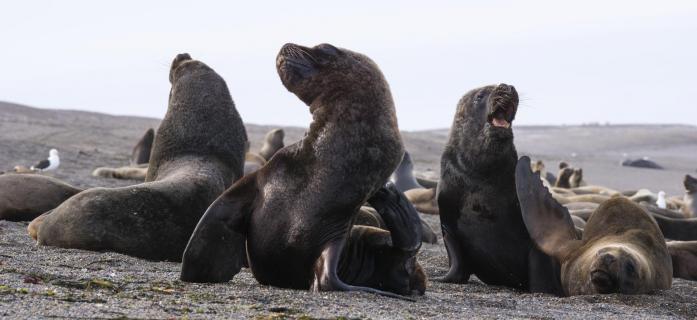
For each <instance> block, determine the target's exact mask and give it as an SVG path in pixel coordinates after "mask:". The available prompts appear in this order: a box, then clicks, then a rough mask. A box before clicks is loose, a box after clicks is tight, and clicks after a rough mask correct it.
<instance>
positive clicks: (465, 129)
mask: <svg viewBox="0 0 697 320" xmlns="http://www.w3.org/2000/svg"><path fill="white" fill-rule="evenodd" d="M517 108H518V93H517V92H516V90H515V88H514V87H513V86H510V85H506V84H499V85H492V86H486V87H482V88H478V89H474V90H471V91H469V92H468V93H467V94H465V95H464V96H463V97H462V99H460V101H459V102H458V106H457V112H456V114H455V119H454V121H453V125H452V128H451V129H450V136H449V138H448V143H447V144H446V146H445V150H444V152H443V156H442V157H441V178H440V181H439V182H438V195H437V197H438V198H437V199H438V208H439V210H440V218H441V226H442V230H443V241H444V243H445V246H446V249H447V252H448V260H449V263H450V270H449V271H448V273H447V275H446V276H445V277H444V278H443V279H442V280H443V281H444V282H452V283H465V282H467V281H468V279H469V277H470V275H472V274H475V275H476V276H477V278H479V279H481V280H482V281H483V282H485V283H487V284H492V285H504V286H508V287H513V288H518V289H522V290H530V291H535V292H551V293H556V292H558V291H559V290H560V288H558V286H557V287H555V286H554V285H555V284H554V283H553V282H552V281H549V280H548V279H547V278H548V276H549V273H550V272H553V264H554V262H553V261H552V260H551V259H550V258H549V257H547V256H546V255H544V254H543V253H541V252H539V251H538V250H536V249H535V247H534V246H533V244H532V242H531V240H530V237H529V236H528V232H527V230H526V229H525V225H524V224H523V220H522V217H521V215H520V206H519V204H518V198H517V196H516V191H515V166H516V163H517V160H518V155H517V152H516V149H515V146H514V145H513V131H512V130H511V123H512V122H513V120H514V118H515V115H516V111H517ZM529 168H530V164H529V163H528V169H529ZM538 179H539V178H538ZM538 181H539V182H540V183H542V181H541V180H538ZM538 274H541V275H544V277H539V276H538Z"/></svg>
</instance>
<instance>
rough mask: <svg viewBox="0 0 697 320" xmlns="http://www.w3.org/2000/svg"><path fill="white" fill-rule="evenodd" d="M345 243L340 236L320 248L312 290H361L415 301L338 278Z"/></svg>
mask: <svg viewBox="0 0 697 320" xmlns="http://www.w3.org/2000/svg"><path fill="white" fill-rule="evenodd" d="M345 245H346V239H345V238H342V239H338V240H334V241H332V242H330V243H328V244H327V246H326V247H325V248H324V250H322V254H321V255H320V256H319V258H317V261H316V262H315V266H314V273H315V278H314V281H313V282H312V287H311V290H312V291H361V292H367V293H373V294H377V295H381V296H385V297H390V298H397V299H403V300H407V301H415V300H414V299H411V298H409V297H405V296H401V295H398V294H395V293H392V292H387V291H382V290H378V289H375V288H370V287H362V286H352V285H349V284H347V283H345V282H344V281H342V280H341V279H339V275H338V273H337V270H338V267H339V261H340V259H341V253H342V251H343V250H344V247H345Z"/></svg>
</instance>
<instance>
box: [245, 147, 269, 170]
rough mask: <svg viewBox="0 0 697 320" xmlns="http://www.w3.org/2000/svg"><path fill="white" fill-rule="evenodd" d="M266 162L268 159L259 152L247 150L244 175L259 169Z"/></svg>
mask: <svg viewBox="0 0 697 320" xmlns="http://www.w3.org/2000/svg"><path fill="white" fill-rule="evenodd" d="M265 164H266V159H264V157H262V156H260V155H259V154H256V153H253V152H247V153H245V155H244V175H248V174H250V173H252V172H254V171H257V170H259V169H260V168H261V167H263V166H264V165H265Z"/></svg>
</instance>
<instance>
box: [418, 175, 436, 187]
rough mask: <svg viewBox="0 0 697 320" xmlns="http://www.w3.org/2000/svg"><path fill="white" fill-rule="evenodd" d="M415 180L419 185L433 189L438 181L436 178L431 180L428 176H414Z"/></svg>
mask: <svg viewBox="0 0 697 320" xmlns="http://www.w3.org/2000/svg"><path fill="white" fill-rule="evenodd" d="M416 182H418V183H419V185H421V186H423V187H424V188H426V189H435V188H437V187H438V181H437V180H431V179H428V178H422V177H416Z"/></svg>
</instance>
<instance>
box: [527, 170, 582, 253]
mask: <svg viewBox="0 0 697 320" xmlns="http://www.w3.org/2000/svg"><path fill="white" fill-rule="evenodd" d="M515 180H516V181H515V184H516V191H517V194H518V200H519V201H520V209H521V212H522V215H523V222H524V223H525V227H526V228H527V229H528V233H529V234H530V238H531V239H532V240H533V241H534V242H535V244H536V245H537V247H538V248H540V250H542V251H543V252H544V253H546V254H548V255H550V256H553V257H555V258H557V259H560V260H561V258H562V257H563V256H564V255H566V254H567V253H568V252H569V251H571V250H572V248H574V247H576V246H578V245H580V241H579V237H578V234H577V233H576V229H575V228H574V223H573V221H572V220H571V216H570V215H569V211H568V210H567V209H566V208H565V207H563V206H562V205H560V204H559V203H558V202H557V201H556V200H554V198H553V197H552V195H551V194H550V193H549V190H547V188H545V187H544V186H543V185H542V180H540V177H539V175H538V174H533V173H532V170H531V169H530V158H528V157H522V158H520V160H518V164H517V166H516V175H515Z"/></svg>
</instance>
